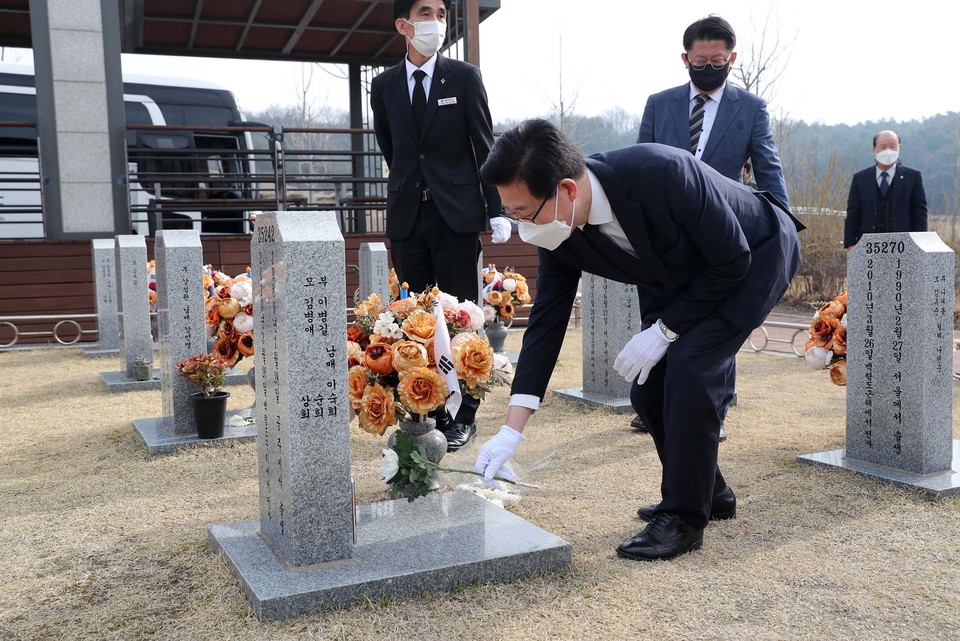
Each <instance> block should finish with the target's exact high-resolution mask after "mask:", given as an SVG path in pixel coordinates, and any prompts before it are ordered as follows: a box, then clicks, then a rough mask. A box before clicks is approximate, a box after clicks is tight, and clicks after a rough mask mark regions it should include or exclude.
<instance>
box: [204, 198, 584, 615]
mask: <svg viewBox="0 0 960 641" xmlns="http://www.w3.org/2000/svg"><path fill="white" fill-rule="evenodd" d="M251 255H252V258H253V280H254V292H255V293H254V307H255V309H256V310H257V314H256V328H255V330H254V331H255V333H256V336H257V352H256V359H257V361H256V370H257V376H256V387H257V390H256V391H257V401H256V408H257V424H258V427H259V432H258V436H257V449H258V454H259V474H260V516H259V519H257V520H256V521H246V522H241V523H228V524H220V525H212V526H210V527H209V530H208V532H209V537H208V538H209V542H210V545H211V547H212V548H213V549H214V550H215V551H218V552H222V553H223V554H224V556H225V557H226V560H227V563H228V564H229V566H230V567H231V569H232V570H233V572H234V574H235V575H236V576H237V577H238V578H239V580H240V582H241V583H242V585H243V589H244V591H245V592H246V594H247V596H248V598H249V599H250V602H251V605H252V607H253V608H254V611H255V612H256V615H257V617H258V618H260V619H277V618H283V617H289V616H296V615H299V614H302V613H305V612H308V611H310V610H312V609H316V608H324V609H326V608H332V607H342V606H350V605H352V604H355V603H357V602H359V601H365V600H369V599H377V598H381V597H384V596H393V597H396V596H403V595H409V594H419V593H421V592H424V591H447V590H452V589H455V588H456V587H457V586H459V585H462V584H465V583H470V582H474V581H477V580H487V581H489V580H511V579H515V578H519V577H520V576H524V575H526V574H529V573H531V572H542V571H544V570H548V569H552V568H556V567H562V566H564V565H567V564H568V563H569V561H570V546H569V544H568V543H566V542H565V541H563V540H562V539H558V538H557V537H555V536H553V535H552V534H549V533H548V532H544V531H543V530H541V529H540V528H537V527H536V526H533V525H532V524H530V523H527V522H526V521H524V520H523V519H521V518H519V517H517V516H515V515H513V514H510V513H509V512H507V511H505V510H503V509H501V508H497V507H495V506H493V505H492V504H490V503H488V502H487V501H484V500H483V499H480V498H479V497H477V496H476V495H474V494H471V493H468V492H447V493H443V494H437V495H430V496H427V497H423V498H421V499H418V500H417V501H416V502H414V503H408V502H407V501H405V500H402V499H401V500H396V501H385V502H377V503H369V504H364V505H356V502H355V500H354V492H353V483H352V479H351V478H350V427H349V420H350V415H351V412H350V409H351V408H350V404H349V396H348V392H347V389H346V385H347V355H346V330H347V324H346V309H347V307H346V303H347V300H346V278H345V270H344V243H343V238H342V236H341V235H340V230H339V227H338V225H337V219H336V215H335V214H334V213H333V212H319V213H314V212H310V213H306V212H274V213H268V214H262V215H260V216H258V217H257V226H256V230H255V231H254V236H253V241H252V251H251ZM378 459H379V457H371V458H370V459H367V460H365V461H363V463H362V464H363V465H366V466H372V467H376V466H377V465H379V460H378ZM487 539H492V540H494V541H495V543H496V544H495V545H490V544H488V543H487Z"/></svg>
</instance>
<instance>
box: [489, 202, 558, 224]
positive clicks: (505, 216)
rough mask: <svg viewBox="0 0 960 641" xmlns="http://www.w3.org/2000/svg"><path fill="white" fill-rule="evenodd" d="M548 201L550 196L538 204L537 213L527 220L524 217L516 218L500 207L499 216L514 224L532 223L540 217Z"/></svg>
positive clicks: (515, 215) (514, 214)
mask: <svg viewBox="0 0 960 641" xmlns="http://www.w3.org/2000/svg"><path fill="white" fill-rule="evenodd" d="M548 200H550V196H547V197H546V198H544V199H543V202H542V203H540V206H539V207H537V211H535V212H533V216H530V217H529V218H528V217H526V216H524V217H520V216H517V214H516V213H511V212H508V211H507V208H506V207H500V215H501V216H503V217H504V218H506V219H508V220H512V221H513V222H515V223H519V222H524V223H532V222H535V221H536V220H537V216H539V215H540V212H541V211H542V210H543V206H544V205H546V204H547V201H548Z"/></svg>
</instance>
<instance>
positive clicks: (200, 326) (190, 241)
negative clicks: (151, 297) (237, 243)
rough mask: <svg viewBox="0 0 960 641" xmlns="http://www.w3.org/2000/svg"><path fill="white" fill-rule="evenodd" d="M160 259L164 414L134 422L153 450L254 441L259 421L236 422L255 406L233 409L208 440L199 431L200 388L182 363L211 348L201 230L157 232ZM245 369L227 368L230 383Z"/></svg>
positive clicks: (164, 451) (159, 322)
mask: <svg viewBox="0 0 960 641" xmlns="http://www.w3.org/2000/svg"><path fill="white" fill-rule="evenodd" d="M154 249H155V253H156V258H157V263H156V269H157V271H156V274H157V326H158V330H159V335H160V397H161V409H162V412H161V414H162V415H161V416H160V417H155V418H140V419H136V420H134V421H133V426H134V428H136V430H137V433H138V434H139V435H140V438H141V439H142V440H143V442H144V443H145V444H146V446H147V451H148V452H149V453H150V454H151V455H153V454H168V453H170V452H174V451H176V450H178V449H183V448H185V447H195V446H196V445H198V444H199V443H214V444H223V443H228V442H242V441H252V440H254V438H255V436H256V431H257V430H256V426H255V425H253V424H252V423H251V422H249V421H248V420H244V421H243V422H237V423H235V424H234V423H231V422H230V421H231V419H232V418H234V417H239V418H242V419H247V418H248V417H250V416H251V411H250V410H249V409H246V410H230V411H228V412H227V418H226V420H227V423H226V425H224V428H223V436H221V437H220V438H217V439H203V440H201V439H200V438H199V437H198V436H197V426H196V423H195V422H194V415H193V404H192V401H191V400H190V395H191V394H193V393H194V392H196V391H198V388H197V386H196V384H194V383H193V382H191V381H190V380H188V379H187V378H185V377H184V376H181V375H180V372H179V370H178V369H177V363H178V362H180V361H182V360H184V359H187V358H190V357H191V356H195V355H196V354H200V353H205V352H207V351H208V349H207V335H206V331H205V325H206V324H205V321H204V296H203V247H202V246H201V244H200V234H199V233H198V232H196V231H194V230H170V229H165V230H162V231H159V232H157V240H156V244H155V245H154ZM246 378H247V375H246V374H245V373H240V372H233V371H232V370H227V372H226V373H225V376H224V383H225V384H228V383H234V384H237V383H240V382H244V381H246Z"/></svg>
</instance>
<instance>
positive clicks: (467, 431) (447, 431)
mask: <svg viewBox="0 0 960 641" xmlns="http://www.w3.org/2000/svg"><path fill="white" fill-rule="evenodd" d="M440 431H441V432H443V435H444V436H446V437H447V451H448V452H456V451H457V450H459V449H460V448H461V447H463V446H464V445H466V444H467V443H469V442H470V441H471V440H473V437H474V436H476V435H477V424H476V423H470V424H469V425H466V424H464V423H456V422H453V423H450V424H449V425H446V426H445V427H444V428H443V429H442V430H440Z"/></svg>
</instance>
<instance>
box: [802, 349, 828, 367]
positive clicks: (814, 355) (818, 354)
mask: <svg viewBox="0 0 960 641" xmlns="http://www.w3.org/2000/svg"><path fill="white" fill-rule="evenodd" d="M803 357H804V358H805V359H806V361H807V363H809V365H810V367H812V368H813V369H824V368H825V367H827V366H828V365H829V364H830V361H832V360H833V352H832V351H831V350H829V349H824V348H823V347H811V348H810V349H808V350H807V351H805V352H804V353H803Z"/></svg>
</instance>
